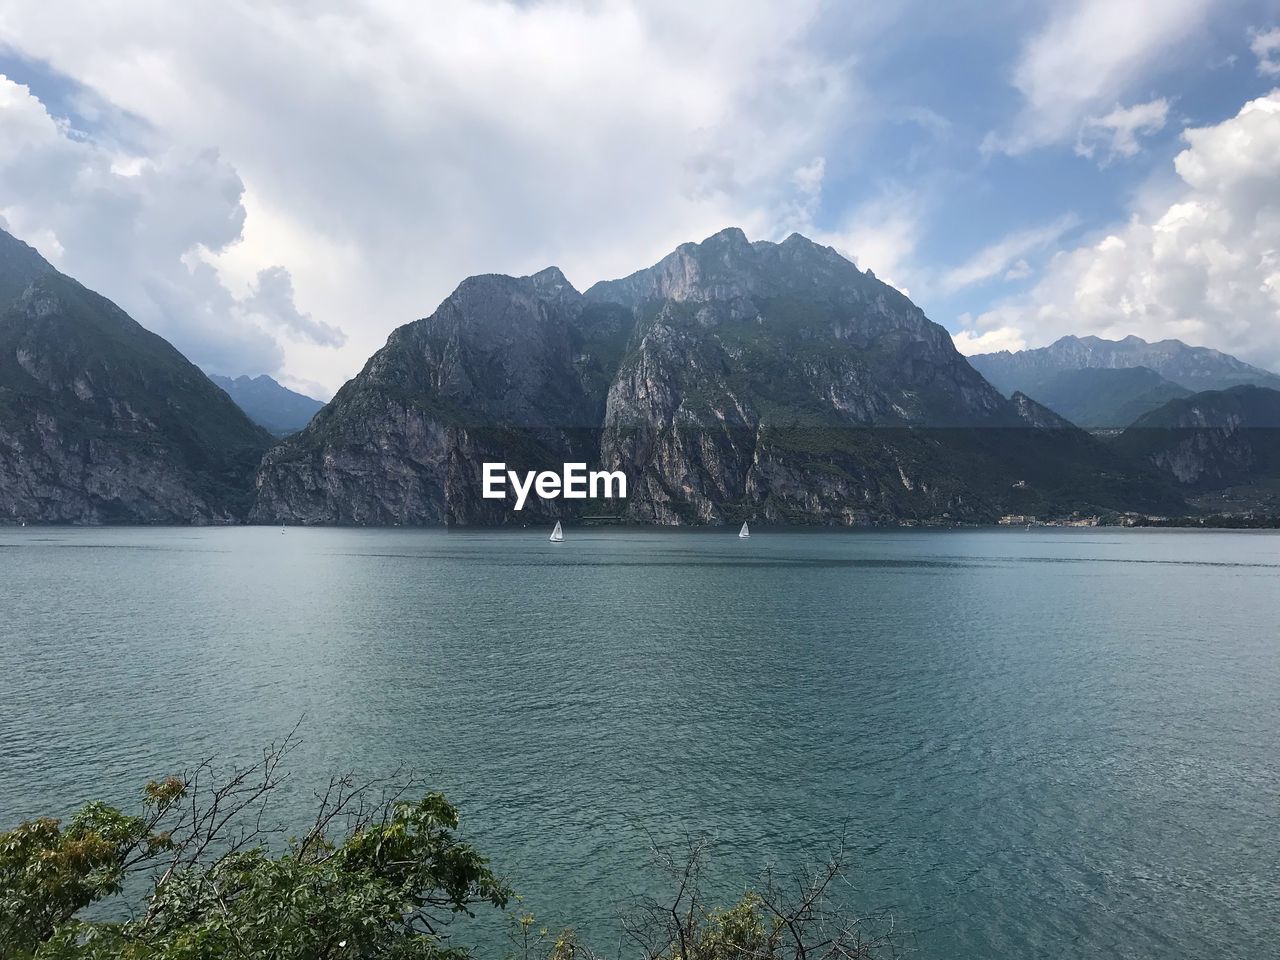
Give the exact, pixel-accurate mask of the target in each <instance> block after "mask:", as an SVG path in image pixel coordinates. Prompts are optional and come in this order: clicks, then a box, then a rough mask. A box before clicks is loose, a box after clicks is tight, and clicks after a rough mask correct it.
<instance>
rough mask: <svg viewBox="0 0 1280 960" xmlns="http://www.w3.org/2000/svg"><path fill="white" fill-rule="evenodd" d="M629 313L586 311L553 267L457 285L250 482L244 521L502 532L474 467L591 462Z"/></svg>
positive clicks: (506, 513)
mask: <svg viewBox="0 0 1280 960" xmlns="http://www.w3.org/2000/svg"><path fill="white" fill-rule="evenodd" d="M629 329H630V315H629V313H628V312H627V311H626V310H623V309H621V308H619V307H616V306H612V305H604V306H594V305H591V304H588V303H587V302H586V301H585V300H584V299H583V297H582V295H581V294H580V293H578V291H577V290H575V289H574V288H573V287H572V285H570V283H569V282H568V281H567V280H566V279H565V278H564V276H563V274H561V273H560V271H559V270H557V269H555V268H549V269H547V270H544V271H542V272H541V273H538V274H536V275H534V276H532V277H520V278H513V277H503V276H492V275H490V276H479V277H472V278H470V279H469V280H466V281H464V282H463V283H462V284H461V285H460V286H459V287H458V289H457V290H455V291H454V292H453V294H452V295H450V296H449V298H448V299H447V300H445V302H444V303H442V304H441V305H440V307H439V309H437V310H436V312H435V313H434V314H432V315H431V316H430V317H427V318H426V319H423V320H418V321H416V322H414V323H411V324H408V325H407V326H404V327H400V328H399V329H398V330H396V331H395V332H394V333H392V335H391V337H390V338H389V339H388V340H387V344H386V346H384V347H383V348H382V349H381V350H379V351H378V352H377V353H376V354H374V356H373V357H372V358H371V359H370V360H369V362H368V363H367V364H366V365H365V368H364V370H363V371H361V373H360V374H359V375H358V376H357V377H355V378H354V379H353V380H351V381H350V382H349V383H348V384H347V385H346V386H344V387H343V388H342V390H340V391H339V392H338V394H337V396H335V397H334V399H333V401H332V402H331V403H329V405H328V406H326V407H325V408H324V409H323V410H322V411H321V412H320V413H319V414H318V415H317V416H316V417H315V419H314V420H312V422H311V423H310V424H309V425H308V427H307V428H306V429H305V430H303V431H302V432H301V433H299V434H297V435H296V436H294V437H291V438H289V439H287V440H285V441H284V442H283V443H281V444H280V445H279V446H277V447H276V448H274V449H273V450H272V451H271V452H270V453H269V454H268V455H267V457H266V458H265V459H264V461H263V464H262V468H261V470H260V471H259V474H258V480H257V491H258V499H257V504H256V506H255V508H254V511H253V518H254V519H255V520H260V521H269V522H277V521H286V522H297V523H347V524H361V523H367V524H405V525H419V524H441V523H458V524H468V523H470V524H486V523H487V524H499V523H509V522H532V521H538V520H543V519H546V518H547V517H549V516H551V515H553V514H556V513H558V511H556V510H555V509H554V504H553V503H551V502H549V501H548V502H544V501H541V500H538V499H536V498H531V500H530V502H529V504H528V505H527V506H526V507H525V509H524V511H523V512H521V513H519V514H515V513H513V512H512V510H511V507H510V505H509V504H508V503H506V502H505V501H496V500H485V499H483V498H482V496H481V492H482V481H481V470H482V464H483V463H484V462H486V461H491V462H499V461H501V462H505V463H507V464H508V465H509V467H510V469H518V470H520V471H524V470H530V469H549V468H551V467H554V468H556V469H557V470H558V469H559V467H560V466H561V464H563V463H566V462H578V461H581V462H587V461H594V460H596V459H597V452H596V451H597V445H598V435H599V424H600V420H601V417H602V414H603V409H604V394H605V390H606V389H607V385H608V381H609V378H610V376H611V372H612V370H613V369H614V368H615V367H616V365H617V354H618V353H620V351H621V349H622V347H623V345H624V344H625V340H626V337H627V335H628V333H629Z"/></svg>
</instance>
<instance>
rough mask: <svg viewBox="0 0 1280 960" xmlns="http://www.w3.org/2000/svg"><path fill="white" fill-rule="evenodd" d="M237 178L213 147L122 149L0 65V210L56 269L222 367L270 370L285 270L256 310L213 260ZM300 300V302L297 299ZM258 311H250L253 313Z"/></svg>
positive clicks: (238, 212)
mask: <svg viewBox="0 0 1280 960" xmlns="http://www.w3.org/2000/svg"><path fill="white" fill-rule="evenodd" d="M241 189H242V188H241V183H240V179H239V177H238V176H237V175H236V172H235V170H234V169H232V168H231V166H230V165H229V164H227V163H226V161H225V160H224V159H223V158H222V157H221V156H219V155H218V153H216V152H215V151H211V150H203V151H198V152H192V151H189V150H185V149H181V148H166V147H159V148H157V149H156V150H155V151H154V152H152V153H150V154H148V155H144V156H137V155H126V154H122V153H120V152H119V148H118V147H116V146H115V145H114V144H112V145H103V144H100V143H98V142H96V141H95V140H93V139H91V138H89V137H87V136H85V135H83V134H82V133H80V132H78V131H76V130H73V129H72V128H71V127H70V126H69V124H68V123H67V122H65V121H60V120H57V119H55V118H54V117H52V116H50V115H49V113H48V111H47V110H46V109H45V107H44V105H43V104H42V103H41V102H40V101H39V100H37V99H36V98H35V97H34V96H32V95H31V92H30V90H29V89H28V88H27V87H25V86H22V85H20V84H16V83H14V82H13V81H11V80H9V79H8V78H6V77H4V76H3V75H0V217H2V218H3V220H4V223H5V225H6V228H7V229H8V230H9V231H10V232H11V233H13V234H15V235H16V236H18V237H20V238H22V239H24V240H26V241H28V242H30V243H31V244H33V245H34V246H35V247H36V248H37V249H39V250H40V252H41V253H43V254H44V256H45V257H46V258H47V259H48V260H49V261H50V262H52V263H53V264H54V265H55V266H57V267H58V268H59V269H61V270H63V271H64V272H66V273H69V274H70V275H72V276H73V277H75V278H76V279H77V280H80V281H81V282H82V283H84V284H85V285H86V286H88V287H90V288H92V289H95V290H98V291H99V292H101V293H103V294H105V295H106V296H108V297H110V298H111V299H113V300H115V301H117V302H118V303H119V304H120V305H121V306H123V307H124V308H125V309H126V310H127V311H129V313H131V314H132V315H133V316H134V318H135V319H137V320H138V321H139V322H140V323H142V324H143V325H144V326H146V327H148V328H149V329H151V330H154V331H156V332H157V333H159V334H161V335H162V336H164V337H166V338H168V339H170V340H171V341H173V342H174V343H175V344H176V345H177V346H178V347H179V349H181V350H183V351H184V352H185V353H186V354H187V355H188V356H189V357H190V358H191V359H192V360H194V361H195V362H196V363H198V364H200V365H202V366H205V367H207V368H209V369H211V370H214V371H218V372H240V371H242V370H243V369H245V368H246V367H247V368H248V369H250V370H254V371H274V370H275V369H277V368H278V366H279V365H280V362H281V360H282V359H283V353H282V351H281V348H280V346H279V344H278V342H277V340H276V337H275V334H276V333H277V332H279V331H280V330H281V328H283V327H288V326H289V325H290V323H291V322H292V321H291V320H289V319H288V318H287V317H285V318H282V316H281V311H288V310H293V309H295V308H293V305H292V304H291V303H290V302H289V301H288V272H287V271H285V270H283V268H281V267H273V268H272V271H271V274H270V275H271V277H272V281H273V283H274V284H275V286H274V289H273V290H272V291H270V292H271V294H272V297H273V308H274V313H264V312H262V311H250V310H248V309H246V308H247V306H248V301H241V300H238V299H237V298H236V297H235V296H234V295H233V293H232V292H231V291H230V290H229V289H228V288H227V287H226V286H225V285H224V284H223V282H222V281H221V279H220V278H219V276H218V274H217V272H216V270H215V269H214V268H213V266H212V265H211V264H210V263H209V260H210V258H213V257H216V256H217V254H218V253H219V251H221V250H224V249H226V248H227V247H228V246H229V245H231V244H233V243H235V242H236V240H237V238H238V237H239V234H240V229H241V226H242V224H243V222H244V209H243V208H242V207H241V205H240V194H241ZM295 312H296V310H295ZM251 313H252V314H253V315H250V314H251Z"/></svg>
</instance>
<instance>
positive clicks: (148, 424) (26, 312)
mask: <svg viewBox="0 0 1280 960" xmlns="http://www.w3.org/2000/svg"><path fill="white" fill-rule="evenodd" d="M4 297H7V299H2V300H0V521H8V522H16V521H26V522H28V523H31V522H49V523H106V522H130V523H216V522H235V521H238V520H243V519H244V516H245V514H246V513H247V510H248V507H249V490H250V478H251V477H252V475H253V470H254V468H255V466H256V465H257V462H258V460H259V458H260V457H261V455H262V452H263V451H264V450H265V449H266V448H267V446H268V445H269V443H270V437H269V436H268V435H267V433H266V432H265V431H263V430H261V429H260V428H258V427H256V426H255V425H254V424H252V423H251V422H250V421H249V420H248V418H246V417H245V415H244V414H243V413H242V412H241V411H240V410H239V409H238V408H237V407H236V405H235V404H234V403H232V402H231V400H230V398H229V397H227V395H226V394H225V393H223V392H222V391H221V390H219V389H218V388H217V387H216V386H214V385H213V384H212V383H211V382H210V381H209V379H208V378H207V377H205V375H204V374H203V373H201V372H200V370H199V369H197V368H196V367H195V366H193V365H192V364H191V363H190V362H188V361H187V360H186V358H184V357H183V356H182V355H181V354H180V353H178V351H177V350H175V349H174V348H173V347H172V346H170V345H169V344H168V343H167V342H165V341H164V340H163V339H161V338H160V337H157V336H156V335H155V334H152V333H149V332H148V331H146V330H144V329H143V328H142V327H140V326H139V325H138V324H137V323H135V322H134V321H133V320H132V319H130V318H129V317H128V316H127V315H126V314H125V313H124V311H122V310H120V308H118V307H117V306H115V304H113V303H111V302H110V301H108V300H106V299H104V298H102V297H100V296H98V295H97V294H95V293H93V292H92V291H89V290H86V289H85V288H84V287H82V286H80V284H78V283H76V282H75V281H74V280H71V279H70V278H68V277H65V276H63V275H62V274H60V273H58V272H57V271H56V270H54V269H53V267H51V266H50V265H49V264H48V263H46V262H45V261H44V260H43V259H42V258H41V257H40V256H39V254H37V253H36V252H35V251H34V250H32V249H31V248H30V247H28V246H27V245H26V244H23V243H21V242H20V241H18V240H15V239H14V238H13V237H11V236H9V235H8V234H5V233H3V232H0V298H4Z"/></svg>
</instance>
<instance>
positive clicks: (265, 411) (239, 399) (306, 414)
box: [209, 373, 324, 437]
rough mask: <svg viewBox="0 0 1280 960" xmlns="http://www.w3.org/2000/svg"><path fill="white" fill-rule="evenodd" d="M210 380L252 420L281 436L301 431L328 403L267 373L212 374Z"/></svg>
mask: <svg viewBox="0 0 1280 960" xmlns="http://www.w3.org/2000/svg"><path fill="white" fill-rule="evenodd" d="M209 379H210V380H212V381H213V382H214V383H216V384H217V385H218V386H220V387H221V388H222V389H223V390H225V391H226V392H227V395H228V396H230V397H231V399H232V400H234V401H235V402H236V406H238V407H239V408H240V409H241V410H243V411H244V412H245V413H246V414H248V416H249V419H250V420H252V421H253V422H254V423H256V424H258V426H260V427H265V428H266V429H267V430H269V431H271V433H273V434H274V435H275V436H277V437H284V436H288V435H289V434H291V433H297V432H298V431H299V430H301V429H302V428H303V427H305V426H306V425H307V424H308V423H310V422H311V418H312V417H314V416H315V415H316V411H317V410H319V409H320V408H321V407H323V406H324V404H323V403H321V402H320V401H319V400H315V399H312V398H311V397H308V396H307V395H306V394H302V393H297V392H295V391H293V390H290V389H289V388H288V387H286V386H283V385H282V384H280V383H279V382H277V381H275V380H273V379H272V378H271V377H269V376H267V375H266V374H265V373H264V374H262V375H261V376H257V377H243V376H242V377H235V378H232V377H221V376H218V375H217V374H210V375H209Z"/></svg>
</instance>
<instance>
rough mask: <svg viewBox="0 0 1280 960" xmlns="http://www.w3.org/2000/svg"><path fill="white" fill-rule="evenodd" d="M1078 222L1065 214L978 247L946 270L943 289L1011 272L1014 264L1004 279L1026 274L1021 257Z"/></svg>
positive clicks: (1054, 241)
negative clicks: (958, 264)
mask: <svg viewBox="0 0 1280 960" xmlns="http://www.w3.org/2000/svg"><path fill="white" fill-rule="evenodd" d="M1079 222H1080V221H1079V218H1078V217H1076V216H1075V215H1074V214H1067V215H1065V216H1061V217H1059V218H1058V219H1057V220H1054V221H1053V222H1052V223H1047V224H1045V225H1043V226H1040V227H1033V228H1031V229H1029V230H1019V231H1016V232H1015V233H1011V234H1009V235H1008V236H1006V237H1004V238H1003V239H1001V240H999V241H997V242H996V243H993V244H992V245H991V246H989V247H985V248H984V249H982V250H979V251H978V252H977V253H976V254H974V255H973V256H972V257H971V258H970V259H969V260H968V261H966V262H965V263H963V264H961V265H960V266H958V267H956V268H955V269H953V270H950V271H948V272H947V273H946V275H945V276H944V277H943V278H942V288H943V290H945V291H946V292H948V293H954V292H955V291H956V290H960V289H962V288H963V287H968V286H972V285H973V284H975V283H981V282H983V281H984V280H990V279H991V278H992V277H995V276H998V275H1000V274H1001V273H1004V272H1005V271H1010V268H1011V267H1015V266H1016V267H1018V269H1016V270H1012V271H1010V272H1012V273H1013V274H1014V276H1013V277H1006V279H1018V278H1019V277H1023V276H1026V275H1027V274H1028V273H1030V272H1031V270H1030V267H1029V266H1028V264H1027V262H1026V260H1024V259H1023V258H1024V257H1025V256H1026V255H1027V254H1029V253H1032V252H1034V251H1036V250H1041V249H1043V248H1045V247H1047V246H1049V245H1050V244H1052V243H1056V242H1057V241H1058V240H1060V239H1061V238H1062V235H1063V234H1064V233H1066V232H1067V231H1068V230H1071V229H1072V228H1073V227H1075V226H1076V225H1077V224H1078V223H1079ZM1015 261H1016V263H1015ZM1019 265H1020V266H1019Z"/></svg>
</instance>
